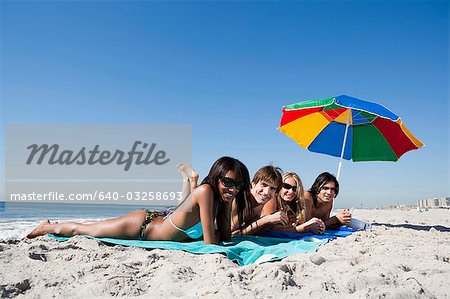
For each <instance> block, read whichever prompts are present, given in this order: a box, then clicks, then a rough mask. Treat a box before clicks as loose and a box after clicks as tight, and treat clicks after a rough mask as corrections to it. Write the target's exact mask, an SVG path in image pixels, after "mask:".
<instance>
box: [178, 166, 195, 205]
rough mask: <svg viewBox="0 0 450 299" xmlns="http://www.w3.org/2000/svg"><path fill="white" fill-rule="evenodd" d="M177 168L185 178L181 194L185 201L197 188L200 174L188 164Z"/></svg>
mask: <svg viewBox="0 0 450 299" xmlns="http://www.w3.org/2000/svg"><path fill="white" fill-rule="evenodd" d="M177 167H178V171H179V172H180V173H181V175H182V176H183V187H182V189H181V192H182V193H181V194H182V198H183V199H184V198H186V197H187V196H188V195H189V194H191V192H192V190H194V189H195V188H196V187H197V181H198V173H197V172H196V171H195V170H194V169H192V167H191V165H189V164H186V163H181V164H178V165H177Z"/></svg>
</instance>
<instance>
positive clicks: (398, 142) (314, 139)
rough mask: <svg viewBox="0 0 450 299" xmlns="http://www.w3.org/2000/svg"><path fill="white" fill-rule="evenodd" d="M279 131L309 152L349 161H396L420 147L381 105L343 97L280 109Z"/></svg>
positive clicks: (415, 139) (394, 116)
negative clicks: (281, 113)
mask: <svg viewBox="0 0 450 299" xmlns="http://www.w3.org/2000/svg"><path fill="white" fill-rule="evenodd" d="M279 130H280V131H281V132H283V133H284V134H286V135H287V136H289V137H290V138H292V139H293V140H294V141H296V142H297V143H298V144H300V146H301V147H303V148H304V149H308V150H309V151H312V152H317V153H322V154H327V155H331V156H336V157H340V158H341V159H340V161H339V168H338V174H337V177H338V178H339V174H340V170H341V165H342V159H346V160H353V161H397V160H398V159H399V158H400V157H401V156H402V155H403V154H404V153H406V152H407V151H410V150H414V149H418V148H420V147H422V146H423V144H422V142H420V141H419V140H418V139H417V138H416V137H414V135H413V134H411V132H410V131H409V130H408V129H407V128H406V126H405V125H404V124H403V122H402V120H401V119H400V117H399V116H397V115H396V114H394V113H393V112H392V111H390V110H389V109H387V108H386V107H384V106H381V105H379V104H375V103H372V102H367V101H363V100H360V99H357V98H352V97H349V96H346V95H341V96H337V97H333V98H327V99H321V100H311V101H305V102H300V103H296V104H292V105H287V106H284V107H283V115H282V117H281V122H280V127H279Z"/></svg>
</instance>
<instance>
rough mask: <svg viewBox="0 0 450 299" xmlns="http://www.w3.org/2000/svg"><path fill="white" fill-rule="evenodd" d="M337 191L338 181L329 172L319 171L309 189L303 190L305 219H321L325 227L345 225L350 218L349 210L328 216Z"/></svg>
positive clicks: (335, 227)
mask: <svg viewBox="0 0 450 299" xmlns="http://www.w3.org/2000/svg"><path fill="white" fill-rule="evenodd" d="M338 193H339V182H338V181H337V179H336V177H335V176H334V175H332V174H331V173H328V172H324V173H321V174H320V175H319V176H318V177H317V178H316V180H315V181H314V183H313V185H312V186H311V189H309V190H308V191H307V192H305V212H306V213H305V216H306V220H307V221H308V220H310V219H312V218H313V217H316V218H319V219H321V220H322V221H323V222H324V223H325V226H326V228H327V229H337V228H338V227H339V226H341V225H347V224H349V223H350V221H351V220H352V215H351V213H350V211H349V210H344V211H341V212H338V213H337V214H336V215H335V216H333V217H331V218H330V213H331V210H332V209H333V200H334V198H335V197H336V196H337V195H338Z"/></svg>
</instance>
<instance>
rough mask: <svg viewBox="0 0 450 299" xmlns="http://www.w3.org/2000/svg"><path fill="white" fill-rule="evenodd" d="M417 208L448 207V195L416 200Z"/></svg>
mask: <svg viewBox="0 0 450 299" xmlns="http://www.w3.org/2000/svg"><path fill="white" fill-rule="evenodd" d="M417 207H418V208H450V197H441V198H436V197H434V198H426V199H420V200H418V201H417Z"/></svg>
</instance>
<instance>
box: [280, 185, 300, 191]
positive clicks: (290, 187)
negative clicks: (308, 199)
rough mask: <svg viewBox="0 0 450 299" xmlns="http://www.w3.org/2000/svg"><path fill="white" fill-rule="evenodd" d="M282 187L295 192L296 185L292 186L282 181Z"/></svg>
mask: <svg viewBox="0 0 450 299" xmlns="http://www.w3.org/2000/svg"><path fill="white" fill-rule="evenodd" d="M281 186H282V187H283V188H284V189H287V190H290V189H292V191H294V192H297V186H292V185H289V184H288V183H283V185H281Z"/></svg>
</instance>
